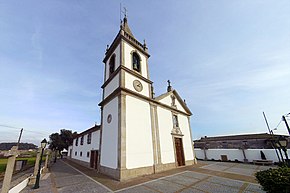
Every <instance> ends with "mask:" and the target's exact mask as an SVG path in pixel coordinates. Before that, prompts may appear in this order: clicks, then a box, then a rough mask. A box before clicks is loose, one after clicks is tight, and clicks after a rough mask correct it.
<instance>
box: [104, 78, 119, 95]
mask: <svg viewBox="0 0 290 193" xmlns="http://www.w3.org/2000/svg"><path fill="white" fill-rule="evenodd" d="M119 76H120V74H119V73H118V74H116V76H115V77H114V78H113V79H112V80H111V81H110V83H109V84H107V86H106V87H105V88H104V99H105V98H106V97H107V96H109V95H110V94H111V93H112V92H113V91H114V90H116V89H117V88H118V87H119V82H120V78H119Z"/></svg>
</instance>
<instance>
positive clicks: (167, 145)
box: [157, 107, 194, 164]
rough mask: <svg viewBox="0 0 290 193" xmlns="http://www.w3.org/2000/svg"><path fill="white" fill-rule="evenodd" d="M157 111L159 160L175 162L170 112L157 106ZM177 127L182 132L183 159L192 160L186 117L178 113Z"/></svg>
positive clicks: (190, 139)
mask: <svg viewBox="0 0 290 193" xmlns="http://www.w3.org/2000/svg"><path fill="white" fill-rule="evenodd" d="M157 113H158V124H159V136H160V150H161V161H162V163H163V164H165V163H172V162H175V152H174V142H173V138H172V135H171V131H172V128H173V122H172V112H171V111H169V110H167V109H165V108H162V107H157ZM178 122H179V128H180V130H181V132H182V134H183V137H182V142H183V150H184V158H185V160H193V159H194V154H193V151H192V143H191V141H192V138H191V135H190V128H189V124H188V119H187V117H186V116H184V115H181V114H178Z"/></svg>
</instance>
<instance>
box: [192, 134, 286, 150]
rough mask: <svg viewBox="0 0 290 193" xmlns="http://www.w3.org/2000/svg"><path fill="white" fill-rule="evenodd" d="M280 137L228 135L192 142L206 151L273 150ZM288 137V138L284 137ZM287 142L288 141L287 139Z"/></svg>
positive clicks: (268, 135) (203, 138)
mask: <svg viewBox="0 0 290 193" xmlns="http://www.w3.org/2000/svg"><path fill="white" fill-rule="evenodd" d="M280 136H281V135H275V134H274V135H270V134H268V133H260V134H246V135H228V136H218V137H207V136H205V137H202V138H200V139H199V140H194V147H195V148H201V149H203V148H206V149H241V148H244V149H273V146H272V142H271V141H273V140H274V141H275V140H277V139H278V138H279V137H280ZM285 137H288V138H289V136H285ZM288 141H289V139H288ZM289 146H290V143H288V147H289Z"/></svg>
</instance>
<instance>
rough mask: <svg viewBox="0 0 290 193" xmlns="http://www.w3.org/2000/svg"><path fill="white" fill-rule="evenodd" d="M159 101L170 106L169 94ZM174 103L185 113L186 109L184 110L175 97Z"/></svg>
mask: <svg viewBox="0 0 290 193" xmlns="http://www.w3.org/2000/svg"><path fill="white" fill-rule="evenodd" d="M159 102H161V103H163V104H165V105H168V106H171V103H172V99H171V95H168V96H167V97H165V98H163V99H161V100H160V101H159ZM175 105H176V108H177V109H178V110H180V111H182V112H185V113H186V111H185V110H184V108H183V107H182V106H181V104H180V102H179V101H178V100H177V99H175Z"/></svg>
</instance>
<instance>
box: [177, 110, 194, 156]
mask: <svg viewBox="0 0 290 193" xmlns="http://www.w3.org/2000/svg"><path fill="white" fill-rule="evenodd" d="M178 121H179V127H180V130H181V132H182V134H183V137H182V141H183V150H184V157H185V160H193V159H194V154H193V150H192V138H191V135H190V128H189V124H188V118H187V117H186V116H184V115H181V114H179V115H178Z"/></svg>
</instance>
